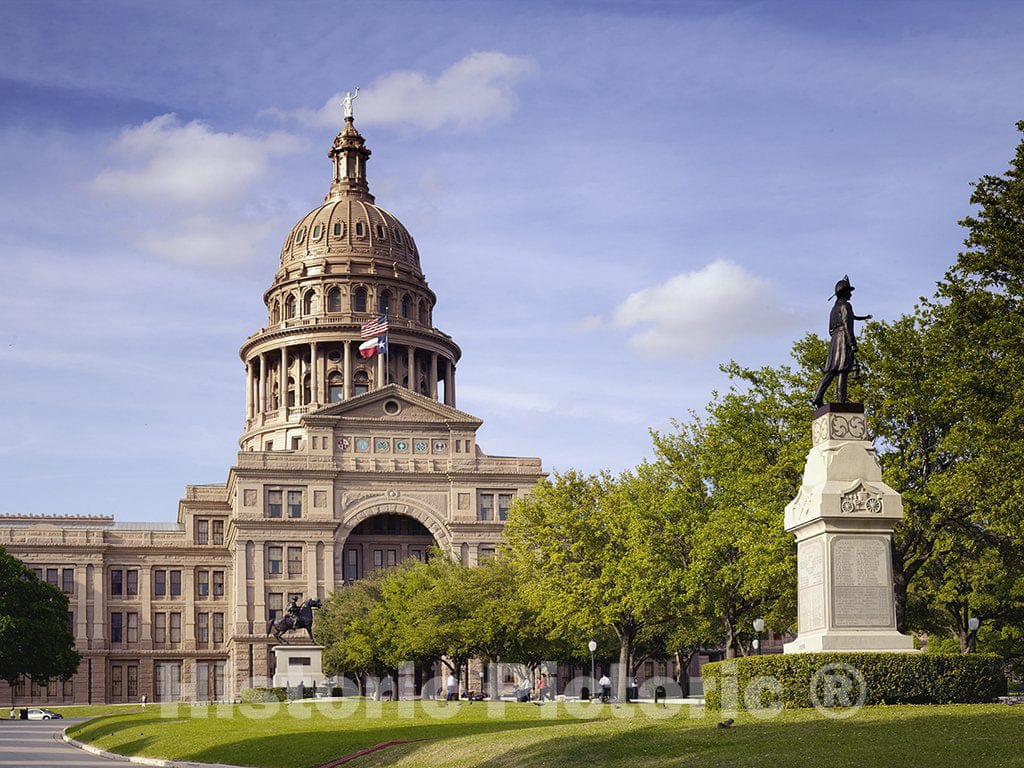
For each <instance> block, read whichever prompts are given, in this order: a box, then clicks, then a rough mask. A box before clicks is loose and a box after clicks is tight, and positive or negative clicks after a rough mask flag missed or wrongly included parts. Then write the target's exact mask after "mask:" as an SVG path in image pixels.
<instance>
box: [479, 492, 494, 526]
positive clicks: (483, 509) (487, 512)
mask: <svg viewBox="0 0 1024 768" xmlns="http://www.w3.org/2000/svg"><path fill="white" fill-rule="evenodd" d="M493 519H494V494H493V493H481V494H480V510H479V512H478V513H477V520H493Z"/></svg>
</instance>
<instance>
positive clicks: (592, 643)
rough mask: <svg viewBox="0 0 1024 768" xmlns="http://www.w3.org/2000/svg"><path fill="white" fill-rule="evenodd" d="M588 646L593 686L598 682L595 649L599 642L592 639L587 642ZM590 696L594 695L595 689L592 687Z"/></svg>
mask: <svg viewBox="0 0 1024 768" xmlns="http://www.w3.org/2000/svg"><path fill="white" fill-rule="evenodd" d="M587 648H589V649H590V684H591V685H592V686H593V685H596V684H597V682H596V678H595V677H594V651H596V650H597V643H596V642H595V641H593V640H591V641H590V642H589V643H587ZM590 697H591V698H593V697H594V692H593V689H591V692H590Z"/></svg>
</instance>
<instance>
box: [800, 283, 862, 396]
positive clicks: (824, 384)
mask: <svg viewBox="0 0 1024 768" xmlns="http://www.w3.org/2000/svg"><path fill="white" fill-rule="evenodd" d="M853 290H854V289H853V286H852V285H850V277H849V275H843V279H842V280H840V281H839V282H838V283H836V290H835V294H834V295H835V298H836V303H835V304H834V305H833V306H832V312H831V313H830V314H829V316H828V332H829V335H830V336H831V337H832V339H831V341H830V342H829V345H828V360H826V361H825V368H824V371H825V374H824V375H823V376H822V377H821V384H819V385H818V390H817V391H816V392H815V393H814V400H813V401H812V403H813V404H814V406H815V407H816V408H820V407H821V406H822V405H824V404H825V402H824V398H825V390H827V389H828V387H829V384H831V383H832V380H833V379H835V378H837V377H838V378H839V384H838V385H837V387H836V389H837V391H836V397H837V398H838V401H839V402H840V403H845V402H848V399H847V397H846V377H847V375H848V374H849V373H850V371H852V370H853V369H854V368H855V367H856V365H857V360H856V353H857V339H856V338H854V335H853V321H854V320H870V319H871V315H864V316H863V317H861V316H859V315H855V314H853V307H852V306H851V305H850V296H852V295H853Z"/></svg>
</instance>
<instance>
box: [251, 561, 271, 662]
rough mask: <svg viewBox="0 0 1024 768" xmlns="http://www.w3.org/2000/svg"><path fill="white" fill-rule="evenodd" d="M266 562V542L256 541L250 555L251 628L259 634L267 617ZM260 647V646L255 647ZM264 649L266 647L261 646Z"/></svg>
mask: <svg viewBox="0 0 1024 768" xmlns="http://www.w3.org/2000/svg"><path fill="white" fill-rule="evenodd" d="M266 562H267V542H265V541H257V542H256V543H255V547H254V550H253V554H252V566H253V572H252V573H253V580H252V610H253V624H254V625H255V626H254V627H253V628H254V629H255V630H256V631H257V632H259V631H260V630H259V628H260V627H266V625H267V621H268V620H269V619H268V616H267V585H266V582H265V580H264V579H265V577H264V573H265V570H266ZM257 647H260V646H257ZM263 647H264V648H266V646H263Z"/></svg>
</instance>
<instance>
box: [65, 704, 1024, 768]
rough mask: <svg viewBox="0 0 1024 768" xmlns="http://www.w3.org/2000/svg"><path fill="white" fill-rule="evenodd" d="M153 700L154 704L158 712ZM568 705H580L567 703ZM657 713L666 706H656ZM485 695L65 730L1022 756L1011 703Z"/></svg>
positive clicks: (463, 748)
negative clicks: (844, 707)
mask: <svg viewBox="0 0 1024 768" xmlns="http://www.w3.org/2000/svg"><path fill="white" fill-rule="evenodd" d="M162 710H163V711H162ZM581 712H583V713H586V714H584V716H580V715H581ZM669 714H671V713H669ZM664 715H665V710H661V711H659V712H658V716H657V717H655V716H652V715H651V714H650V710H649V709H647V710H646V711H645V710H644V709H642V708H640V707H635V706H629V705H627V706H623V707H617V708H615V709H612V708H611V707H609V706H601V705H597V704H594V705H591V708H590V709H588V708H587V706H586V705H578V706H577V708H576V709H575V710H573V711H572V712H570V711H568V710H567V709H566V708H565V707H564V706H556V705H553V704H545V705H544V706H543V707H537V706H532V705H529V704H508V703H506V704H504V705H503V706H496V707H495V708H493V709H492V708H490V707H489V706H488V705H487V704H485V703H478V704H472V705H470V704H466V703H463V704H460V705H452V706H450V707H447V708H445V707H438V706H436V705H427V708H425V707H424V706H423V705H421V704H420V703H419V702H398V703H384V704H379V703H373V702H365V701H357V700H354V699H352V700H347V701H346V702H345V703H344V704H343V705H342V704H340V703H338V702H319V703H317V704H314V703H309V702H304V703H296V704H291V705H285V704H281V705H248V706H246V705H223V706H213V707H189V706H182V707H173V706H172V707H169V708H167V709H164V708H161V707H156V706H153V705H150V707H149V710H148V711H147V712H145V713H142V712H138V711H135V712H132V713H121V714H113V715H107V716H104V717H101V718H99V719H96V720H92V721H89V722H86V723H81V724H79V725H77V726H75V727H73V729H72V730H71V735H72V736H73V737H74V738H76V739H78V740H80V741H86V742H89V743H92V744H95V745H96V746H99V747H102V748H103V749H108V750H110V751H113V752H118V753H121V754H127V755H147V756H151V757H164V758H172V759H179V760H197V761H206V762H223V763H232V764H236V765H252V766H268V767H270V768H309V767H311V766H318V765H321V764H323V763H326V762H329V761H330V760H333V759H336V758H339V757H341V756H343V755H346V754H349V753H352V752H355V751H357V750H359V749H362V748H364V747H368V746H372V745H374V744H379V743H382V742H386V741H392V740H398V739H422V740H423V741H417V742H415V743H411V744H402V745H398V746H394V747H389V748H388V749H385V750H382V751H379V752H375V753H373V754H370V755H367V756H364V757H361V758H359V759H357V760H356V761H354V762H353V763H351V765H353V766H358V768H364V767H366V768H371V767H379V766H406V767H409V768H412V767H413V766H437V765H444V766H488V768H491V767H495V766H524V765H528V766H530V768H570V767H571V766H575V765H585V764H597V765H602V766H623V768H627V767H628V768H637V766H638V765H642V766H644V768H648V767H649V766H654V767H657V766H687V767H688V768H689V767H691V766H692V767H693V768H711V767H712V766H714V767H716V768H717V767H718V766H722V767H723V768H724V767H725V766H728V767H729V768H742V767H743V766H750V768H755V767H756V768H769V767H771V766H827V767H828V768H863V767H864V766H888V765H892V766H900V768H912V767H913V766H922V768H924V767H925V766H927V767H928V768H947V767H948V768H965V767H966V768H974V767H975V766H984V767H985V768H1002V767H1003V766H1022V767H1024V706H1014V707H1011V706H1007V705H1005V704H975V705H948V706H890V707H884V706H882V707H866V708H864V709H862V710H861V711H860V712H858V713H857V714H856V715H855V716H854V717H852V718H850V719H847V720H830V719H827V718H825V717H823V716H821V715H819V714H818V713H817V712H815V711H814V710H788V711H785V712H782V713H780V714H778V715H777V716H775V717H773V718H772V719H770V720H759V719H757V718H754V717H752V716H751V715H749V714H741V715H740V716H738V717H737V718H736V723H735V725H733V727H731V728H728V729H720V728H716V727H715V724H716V723H717V722H718V720H719V719H720V718H719V716H717V715H716V714H713V713H708V714H706V715H705V714H704V713H703V710H695V711H692V712H691V710H690V708H689V707H683V708H680V709H679V710H677V711H676V712H675V713H674V714H671V716H670V717H667V718H666V717H664Z"/></svg>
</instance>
